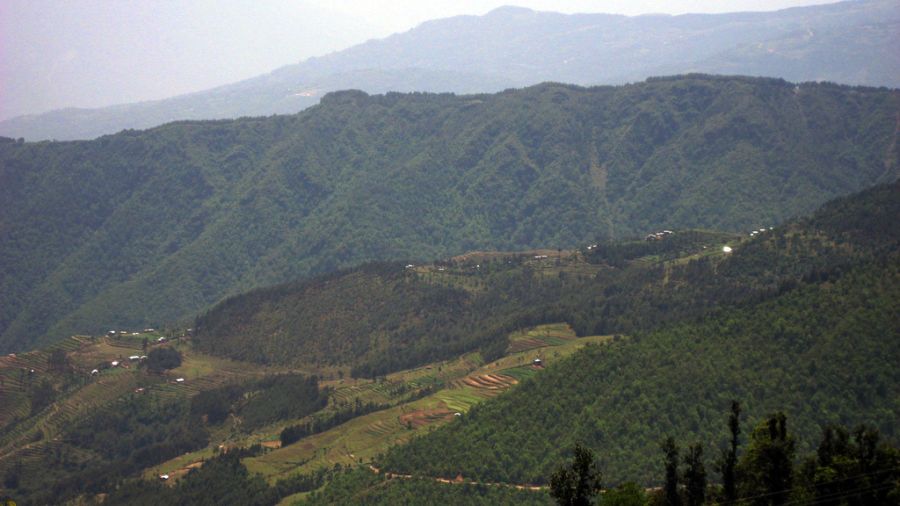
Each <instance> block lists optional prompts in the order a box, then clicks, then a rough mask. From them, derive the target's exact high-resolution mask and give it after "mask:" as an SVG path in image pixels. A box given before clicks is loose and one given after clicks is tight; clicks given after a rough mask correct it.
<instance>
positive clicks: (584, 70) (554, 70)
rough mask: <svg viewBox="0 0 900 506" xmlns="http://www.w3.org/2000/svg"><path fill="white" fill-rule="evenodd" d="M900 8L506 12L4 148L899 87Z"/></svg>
mask: <svg viewBox="0 0 900 506" xmlns="http://www.w3.org/2000/svg"><path fill="white" fill-rule="evenodd" d="M898 7H900V3H898V2H897V1H896V0H864V1H858V2H842V3H838V4H830V5H822V6H812V7H799V8H792V9H785V10H781V11H776V12H764V13H736V14H718V15H682V16H662V15H660V16H655V15H646V16H637V17H626V16H619V15H604V14H579V15H563V14H555V13H547V12H534V11H530V10H527V9H521V8H515V7H506V8H501V9H497V10H495V11H493V12H491V13H489V14H487V15H485V16H460V17H455V18H448V19H442V20H436V21H431V22H427V23H424V24H422V25H420V26H419V27H417V28H415V29H413V30H410V31H408V32H405V33H401V34H396V35H393V36H391V37H388V38H386V39H382V40H375V41H370V42H367V43H364V44H361V45H358V46H355V47H353V48H350V49H347V50H344V51H340V52H337V53H333V54H330V55H327V56H324V57H321V58H311V59H309V60H306V61H304V62H302V63H299V64H296V65H290V66H286V67H282V68H280V69H278V70H275V71H273V72H272V73H270V74H267V75H263V76H260V77H257V78H253V79H249V80H246V81H242V82H239V83H235V84H232V85H227V86H223V87H219V88H216V89H213V90H209V91H204V92H198V93H194V94H189V95H183V96H179V97H174V98H170V99H165V100H160V101H154V102H144V103H138V104H125V105H120V106H113V107H107V108H101V109H65V110H59V111H53V112H49V113H46V114H41V115H34V116H23V117H18V118H13V119H10V120H7V121H4V122H2V123H0V135H4V136H9V137H15V138H17V137H24V138H26V139H28V140H40V139H58V140H66V139H88V138H94V137H97V136H99V135H103V134H108V133H114V132H117V131H119V130H121V129H125V128H147V127H151V126H155V125H159V124H162V123H165V122H169V121H173V120H179V119H214V118H233V117H239V116H259V115H269V114H275V113H291V112H296V111H299V110H301V109H303V108H305V107H308V106H310V105H313V104H315V103H317V102H318V100H319V99H320V98H321V97H322V96H323V95H324V94H325V93H326V92H328V91H332V90H339V89H350V88H357V89H361V90H364V91H367V92H369V93H383V92H386V91H450V92H456V93H474V92H491V91H499V90H501V89H505V88H508V87H521V86H527V85H532V84H536V83H539V82H542V81H556V82H568V83H575V84H583V85H590V84H620V83H624V82H629V81H639V80H643V79H645V78H646V77H650V76H656V75H668V74H676V73H686V72H706V73H718V74H744V75H762V76H772V77H781V78H785V79H787V80H790V81H794V82H803V81H819V80H826V81H834V82H839V83H842V84H863V85H871V86H889V87H897V86H898V85H900V54H898V52H897V51H896V50H895V48H896V47H898V46H900V8H898Z"/></svg>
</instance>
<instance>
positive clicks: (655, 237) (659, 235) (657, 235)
mask: <svg viewBox="0 0 900 506" xmlns="http://www.w3.org/2000/svg"><path fill="white" fill-rule="evenodd" d="M674 233H675V232H672V231H671V230H662V231H660V232H653V233H652V234H647V235H646V236H645V237H644V240H645V241H661V240H663V239H665V238H666V236H667V235H672V234H674Z"/></svg>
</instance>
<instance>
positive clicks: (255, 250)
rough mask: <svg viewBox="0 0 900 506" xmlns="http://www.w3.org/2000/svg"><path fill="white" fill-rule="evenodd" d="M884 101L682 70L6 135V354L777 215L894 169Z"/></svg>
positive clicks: (892, 134) (0, 234)
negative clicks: (426, 265) (392, 273)
mask: <svg viewBox="0 0 900 506" xmlns="http://www.w3.org/2000/svg"><path fill="white" fill-rule="evenodd" d="M897 110H898V98H897V94H896V92H892V91H886V90H873V89H862V88H852V89H851V88H846V87H836V86H833V85H827V84H809V85H803V86H801V87H800V88H799V89H796V90H795V88H794V86H793V85H790V84H788V83H784V82H782V81H774V80H758V79H747V78H710V77H702V76H691V77H683V78H673V79H663V80H653V81H650V82H646V83H640V84H635V85H629V86H623V87H617V88H611V87H606V88H591V89H582V88H575V87H571V86H562V85H542V86H537V87H533V88H528V89H525V90H519V91H509V92H504V93H501V94H497V95H483V96H463V97H454V96H450V95H421V94H413V95H398V94H390V95H388V96H383V97H368V96H365V95H363V94H360V93H353V92H344V93H340V94H334V95H329V96H328V97H326V98H325V99H324V100H323V101H322V104H321V105H320V106H318V107H315V108H313V109H310V110H309V111H306V112H304V113H301V114H299V115H296V116H289V117H275V118H264V119H243V120H237V121H228V122H205V123H203V122H195V123H176V124H170V125H166V126H163V127H159V128H156V129H153V130H149V131H146V132H123V133H121V134H117V135H114V136H108V137H104V138H101V139H98V140H96V141H90V142H75V143H37V144H29V143H26V144H23V145H19V144H15V143H10V142H4V143H3V144H2V145H0V181H2V182H3V184H2V185H0V200H2V201H3V202H4V209H3V215H2V216H0V244H2V247H0V266H2V267H0V268H2V269H3V270H2V271H0V332H2V336H0V348H3V349H13V348H15V349H23V348H27V347H29V345H30V343H34V342H48V341H47V340H46V339H48V338H53V337H57V338H58V337H60V336H63V335H67V334H69V333H73V332H77V331H83V332H92V333H93V332H98V331H100V330H102V329H103V328H104V327H108V326H122V325H132V326H141V327H143V326H147V325H153V326H158V324H159V322H160V321H166V320H172V319H177V318H181V317H184V316H186V315H190V314H192V313H193V312H194V311H196V310H199V309H201V308H203V307H205V306H207V305H209V304H211V303H213V302H215V301H217V300H219V299H221V298H222V297H224V296H226V295H229V294H233V293H238V292H240V291H244V290H246V289H248V288H251V287H254V286H261V285H265V284H270V283H275V282H281V281H283V280H285V279H290V278H292V277H297V276H300V275H306V274H309V273H314V272H322V271H329V270H332V269H334V268H336V267H342V266H349V265H355V264H358V263H359V262H361V261H364V260H371V259H379V258H380V259H385V258H403V257H407V258H422V257H427V258H440V257H446V256H449V255H453V254H458V253H461V252H463V251H466V250H472V249H524V248H530V247H537V246H544V247H546V246H548V245H550V246H557V245H562V246H571V245H574V244H578V243H579V242H581V243H583V242H586V241H588V240H590V239H593V238H594V237H597V236H608V235H613V236H620V235H623V234H627V233H632V232H646V231H649V230H654V229H657V228H662V227H669V228H674V227H676V226H677V227H685V226H692V227H693V226H712V227H717V228H724V229H730V230H739V229H744V228H747V227H754V228H756V227H758V226H762V225H770V224H773V223H777V222H779V221H781V220H783V219H785V218H786V217H789V216H792V215H796V214H798V213H802V212H805V211H808V210H811V209H812V208H813V207H815V206H816V205H818V204H819V203H821V202H822V201H823V200H825V199H828V198H829V197H832V196H834V195H838V194H843V193H848V192H851V191H855V190H858V189H860V188H862V187H864V186H866V185H869V184H872V183H873V182H877V181H884V180H889V179H892V178H893V177H895V176H896V174H897V164H896V161H897V159H898V157H897V151H898V149H900V146H898V144H897V143H896V142H895V138H896V111H897ZM26 189H27V191H25V190H26Z"/></svg>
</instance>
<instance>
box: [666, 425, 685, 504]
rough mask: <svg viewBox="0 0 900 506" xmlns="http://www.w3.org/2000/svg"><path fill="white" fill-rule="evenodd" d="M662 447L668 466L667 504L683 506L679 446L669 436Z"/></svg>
mask: <svg viewBox="0 0 900 506" xmlns="http://www.w3.org/2000/svg"><path fill="white" fill-rule="evenodd" d="M661 446H662V451H663V454H664V455H665V457H664V462H665V465H666V485H665V492H666V502H665V503H666V504H667V505H668V506H681V496H680V495H679V494H678V445H676V444H675V439H674V438H672V437H671V436H669V437H668V438H666V440H665V441H663V443H662V445H661Z"/></svg>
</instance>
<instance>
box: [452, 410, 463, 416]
mask: <svg viewBox="0 0 900 506" xmlns="http://www.w3.org/2000/svg"><path fill="white" fill-rule="evenodd" d="M453 416H462V413H460V412H459V411H457V412H456V413H453Z"/></svg>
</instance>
